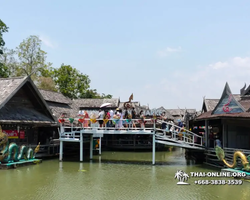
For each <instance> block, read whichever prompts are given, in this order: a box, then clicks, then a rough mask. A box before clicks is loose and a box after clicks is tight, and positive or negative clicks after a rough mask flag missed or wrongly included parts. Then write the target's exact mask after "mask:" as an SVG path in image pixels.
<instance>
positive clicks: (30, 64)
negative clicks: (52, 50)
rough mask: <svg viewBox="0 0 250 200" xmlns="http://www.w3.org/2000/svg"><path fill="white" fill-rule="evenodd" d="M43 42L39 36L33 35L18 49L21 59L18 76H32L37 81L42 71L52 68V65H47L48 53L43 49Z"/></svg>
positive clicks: (17, 71) (17, 69) (17, 70)
mask: <svg viewBox="0 0 250 200" xmlns="http://www.w3.org/2000/svg"><path fill="white" fill-rule="evenodd" d="M41 43H42V41H41V40H40V39H39V37H38V36H35V35H31V36H30V37H28V38H26V39H25V40H23V42H21V43H20V45H19V46H18V47H17V48H16V52H17V56H18V58H19V66H18V67H17V68H16V75H17V76H23V75H31V74H33V76H32V78H33V79H35V78H36V77H37V76H41V71H43V70H44V68H48V67H50V66H51V63H46V54H47V53H46V52H45V51H43V50H42V49H41Z"/></svg>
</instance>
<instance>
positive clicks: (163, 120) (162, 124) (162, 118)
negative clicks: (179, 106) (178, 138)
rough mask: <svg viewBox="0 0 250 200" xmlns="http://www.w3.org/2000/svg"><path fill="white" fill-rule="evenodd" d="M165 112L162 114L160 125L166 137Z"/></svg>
mask: <svg viewBox="0 0 250 200" xmlns="http://www.w3.org/2000/svg"><path fill="white" fill-rule="evenodd" d="M165 115H166V112H162V114H161V117H160V119H161V120H162V123H161V129H162V130H163V133H164V135H166V128H167V123H166V122H165V121H166V120H167V118H166V116H165Z"/></svg>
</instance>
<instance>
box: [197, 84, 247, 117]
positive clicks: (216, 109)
mask: <svg viewBox="0 0 250 200" xmlns="http://www.w3.org/2000/svg"><path fill="white" fill-rule="evenodd" d="M247 92H248V89H247V90H244V88H242V89H241V95H239V94H232V93H231V90H230V88H229V85H228V83H226V85H225V88H224V90H223V93H222V96H221V98H220V99H212V100H211V99H204V100H203V107H202V111H203V112H204V113H202V114H201V115H199V116H198V117H197V118H196V120H197V121H200V120H205V119H222V118H248V119H250V112H249V111H250V98H248V97H247ZM231 95H232V97H230V96H231ZM229 99H230V101H229ZM228 101H229V103H230V110H229V109H228V111H227V110H226V111H225V110H224V107H225V106H226V105H228V104H229V103H228V104H226V103H227V102H228Z"/></svg>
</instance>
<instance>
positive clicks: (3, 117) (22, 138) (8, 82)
mask: <svg viewBox="0 0 250 200" xmlns="http://www.w3.org/2000/svg"><path fill="white" fill-rule="evenodd" d="M0 85H1V90H0V125H1V126H2V129H3V131H4V132H5V133H6V134H7V135H8V136H9V139H10V140H11V141H14V142H16V143H17V144H19V145H20V144H26V145H31V146H36V145H37V143H38V142H40V143H41V145H45V144H47V143H48V141H49V138H51V137H53V132H50V131H48V130H49V129H50V128H51V127H55V126H57V120H56V118H55V117H54V115H53V114H52V112H51V110H50V108H49V107H48V105H47V103H46V102H45V100H44V98H43V97H42V95H41V93H40V92H39V90H38V89H37V87H36V86H35V85H34V83H33V81H32V80H31V78H30V77H29V76H28V77H19V78H1V79H0ZM45 129H46V130H47V131H44V130H45ZM41 149H42V147H41Z"/></svg>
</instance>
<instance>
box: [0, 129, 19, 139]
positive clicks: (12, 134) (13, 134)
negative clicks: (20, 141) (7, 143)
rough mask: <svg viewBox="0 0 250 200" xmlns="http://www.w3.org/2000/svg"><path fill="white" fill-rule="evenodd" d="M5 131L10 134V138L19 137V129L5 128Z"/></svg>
mask: <svg viewBox="0 0 250 200" xmlns="http://www.w3.org/2000/svg"><path fill="white" fill-rule="evenodd" d="M3 133H5V134H6V135H8V138H9V139H17V138H18V132H17V130H3Z"/></svg>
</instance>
